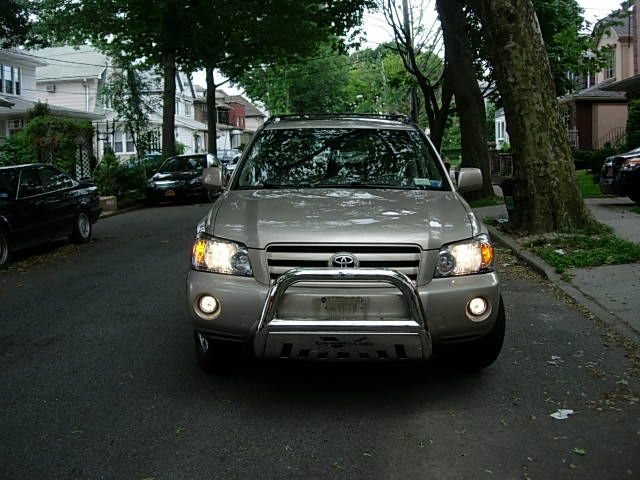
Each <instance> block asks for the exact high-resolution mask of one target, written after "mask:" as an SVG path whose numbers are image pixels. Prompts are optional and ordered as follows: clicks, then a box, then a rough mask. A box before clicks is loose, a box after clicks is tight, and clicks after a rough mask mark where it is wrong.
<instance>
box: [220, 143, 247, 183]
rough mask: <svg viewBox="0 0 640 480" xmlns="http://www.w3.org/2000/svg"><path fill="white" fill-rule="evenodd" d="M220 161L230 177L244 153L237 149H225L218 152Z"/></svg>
mask: <svg viewBox="0 0 640 480" xmlns="http://www.w3.org/2000/svg"><path fill="white" fill-rule="evenodd" d="M216 156H217V157H218V160H220V162H221V163H222V164H223V165H224V166H225V167H226V169H227V176H228V177H230V176H231V174H232V173H233V171H234V170H235V169H236V165H238V160H240V157H241V156H242V152H241V151H240V150H238V149H235V148H225V149H221V150H218V151H217V152H216Z"/></svg>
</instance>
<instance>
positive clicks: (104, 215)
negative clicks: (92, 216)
mask: <svg viewBox="0 0 640 480" xmlns="http://www.w3.org/2000/svg"><path fill="white" fill-rule="evenodd" d="M143 208H146V207H145V206H144V205H135V206H133V207H127V208H122V209H120V210H112V211H108V212H102V213H101V214H100V217H98V220H103V219H105V218H109V217H114V216H116V215H122V214H123V213H129V212H133V211H135V210H142V209H143Z"/></svg>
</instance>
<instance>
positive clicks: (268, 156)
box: [187, 115, 505, 369]
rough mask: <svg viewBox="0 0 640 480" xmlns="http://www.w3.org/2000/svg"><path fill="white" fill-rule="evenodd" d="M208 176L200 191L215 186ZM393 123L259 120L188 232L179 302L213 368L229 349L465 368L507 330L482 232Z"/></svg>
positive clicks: (464, 176) (415, 136)
mask: <svg viewBox="0 0 640 480" xmlns="http://www.w3.org/2000/svg"><path fill="white" fill-rule="evenodd" d="M223 178H224V175H223V172H222V171H221V169H219V168H215V167H214V168H210V169H207V170H205V172H204V175H203V184H204V185H205V187H207V188H210V189H213V190H218V189H221V188H222V187H223V185H222V184H223ZM481 184H482V175H481V173H480V171H479V170H478V169H470V168H463V169H461V170H460V174H459V178H458V185H457V187H456V186H454V185H453V183H452V181H451V179H450V178H449V175H447V172H446V170H445V168H444V165H443V163H442V161H441V159H440V158H439V156H438V154H437V153H436V151H435V149H434V148H433V145H432V144H431V142H430V141H429V140H428V138H427V137H426V136H425V135H424V133H423V132H422V131H421V130H420V129H419V128H418V127H417V126H416V125H415V124H413V123H411V122H410V121H408V120H407V119H406V118H404V117H399V116H379V115H371V116H364V115H333V116H308V115H307V116H289V117H284V116H281V117H275V118H272V119H270V120H268V121H267V122H266V123H265V125H264V126H263V128H262V129H260V130H259V131H258V132H257V133H256V135H255V136H254V138H253V140H252V142H251V143H250V145H249V146H248V151H247V152H246V153H245V155H244V156H243V157H242V159H241V160H240V163H239V164H238V167H237V171H236V174H235V175H234V176H233V177H232V183H231V184H230V185H228V186H227V187H225V188H224V191H223V193H222V194H221V195H220V197H219V198H218V200H217V201H216V202H215V203H214V205H213V206H212V208H211V210H210V211H209V213H208V214H207V215H206V216H205V217H204V218H203V219H202V220H201V221H200V223H199V224H198V227H197V235H196V239H195V242H194V245H193V251H192V263H191V271H190V272H189V274H188V278H187V300H188V306H189V309H190V311H191V315H192V317H193V326H194V330H195V335H194V337H195V348H196V355H197V359H198V361H199V363H200V365H201V366H202V367H203V368H205V369H211V368H214V367H215V366H216V364H217V363H218V362H219V361H221V360H223V359H224V358H225V357H224V356H225V355H226V352H227V351H228V348H226V347H225V346H226V345H228V344H229V343H236V344H238V345H242V346H244V347H245V348H247V349H248V350H249V351H250V352H252V353H253V354H254V355H255V356H256V357H258V358H282V359H285V358H286V359H313V360H339V361H348V360H425V359H428V358H429V357H430V356H431V355H432V352H433V350H434V348H439V347H443V348H442V350H446V351H447V352H456V353H455V354H454V355H453V356H452V357H451V358H452V359H455V360H456V361H457V362H460V363H462V364H463V366H466V367H469V368H471V369H481V368H484V367H486V366H488V365H490V364H491V363H492V362H493V361H494V360H495V359H496V358H497V356H498V354H499V352H500V350H501V347H502V342H503V337H504V329H505V315H504V308H503V304H502V300H501V296H500V282H499V279H498V276H497V274H496V272H495V271H494V260H493V255H494V252H493V246H492V243H491V239H490V238H489V235H488V233H487V230H486V228H485V227H484V226H483V225H482V224H481V223H480V221H479V220H478V219H477V218H476V216H475V215H474V214H473V212H472V211H471V209H470V208H469V205H468V204H467V203H466V202H465V201H464V199H463V198H462V196H461V195H460V192H462V191H465V190H471V189H476V188H479V187H480V186H481Z"/></svg>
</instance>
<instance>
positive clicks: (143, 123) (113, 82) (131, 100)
mask: <svg viewBox="0 0 640 480" xmlns="http://www.w3.org/2000/svg"><path fill="white" fill-rule="evenodd" d="M149 90H150V85H149V82H147V81H145V80H144V78H143V77H142V75H141V74H140V72H139V71H138V70H137V69H135V68H133V67H132V66H130V65H127V66H124V67H122V68H120V69H116V70H115V71H114V72H113V73H112V75H111V76H110V78H109V79H108V82H107V84H106V85H105V86H104V87H103V89H102V97H103V98H104V100H105V103H108V104H109V105H111V107H112V108H113V110H114V111H115V112H116V113H117V114H118V119H119V120H120V121H121V122H122V123H123V124H124V127H125V129H126V130H127V132H128V133H129V134H130V135H131V138H132V139H133V142H134V147H135V150H136V152H137V154H138V158H142V157H143V156H144V155H145V154H146V153H147V152H148V151H149V148H150V142H151V140H152V133H153V132H152V130H151V128H150V122H149V114H150V113H151V112H152V111H154V110H155V109H156V108H157V107H158V106H159V105H158V103H159V102H158V99H157V97H150V96H148V95H146V92H148V91H149Z"/></svg>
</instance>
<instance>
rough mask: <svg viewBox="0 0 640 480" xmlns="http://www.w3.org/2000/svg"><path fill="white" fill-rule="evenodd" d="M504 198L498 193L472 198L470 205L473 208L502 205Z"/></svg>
mask: <svg viewBox="0 0 640 480" xmlns="http://www.w3.org/2000/svg"><path fill="white" fill-rule="evenodd" d="M503 203H504V200H503V199H502V198H500V197H498V196H496V195H492V196H491V197H484V198H479V199H477V200H471V201H470V202H469V206H470V207H471V208H480V207H491V206H493V205H502V204H503Z"/></svg>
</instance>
